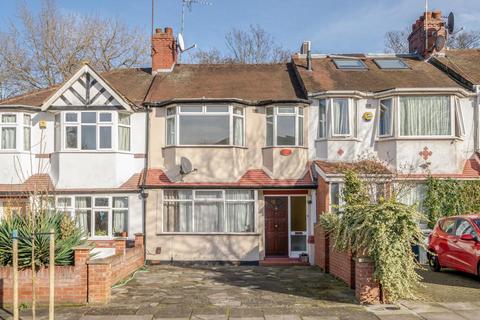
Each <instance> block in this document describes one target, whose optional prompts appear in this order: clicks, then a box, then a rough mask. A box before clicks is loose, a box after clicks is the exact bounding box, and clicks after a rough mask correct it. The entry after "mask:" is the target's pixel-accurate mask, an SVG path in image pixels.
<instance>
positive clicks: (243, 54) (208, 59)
mask: <svg viewBox="0 0 480 320" xmlns="http://www.w3.org/2000/svg"><path fill="white" fill-rule="evenodd" d="M225 45H226V47H227V50H228V53H227V54H226V55H222V54H221V52H220V51H219V50H218V49H216V48H214V49H211V50H207V51H203V50H199V51H197V52H196V53H195V54H193V59H194V60H195V61H196V62H198V63H249V64H258V63H277V62H285V61H288V60H290V57H291V55H292V52H291V51H289V50H287V49H285V48H283V47H282V46H281V45H279V44H277V43H276V41H275V39H274V37H273V36H272V35H271V34H269V33H268V32H267V31H266V30H265V29H263V28H262V27H260V26H259V25H250V27H249V29H248V30H240V29H236V28H233V29H232V30H230V31H229V32H228V33H227V34H226V35H225Z"/></svg>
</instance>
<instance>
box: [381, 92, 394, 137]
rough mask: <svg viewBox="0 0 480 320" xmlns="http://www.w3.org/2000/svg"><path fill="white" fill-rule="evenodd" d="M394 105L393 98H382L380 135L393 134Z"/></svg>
mask: <svg viewBox="0 0 480 320" xmlns="http://www.w3.org/2000/svg"><path fill="white" fill-rule="evenodd" d="M392 107H393V99H391V98H390V99H383V100H380V120H379V126H378V134H379V135H380V137H385V136H391V135H392V121H393V117H392V115H393V113H392Z"/></svg>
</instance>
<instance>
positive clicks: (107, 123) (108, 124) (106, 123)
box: [61, 110, 131, 152]
mask: <svg viewBox="0 0 480 320" xmlns="http://www.w3.org/2000/svg"><path fill="white" fill-rule="evenodd" d="M62 113H63V114H62V116H61V135H62V140H63V143H62V147H63V150H66V151H78V152H95V151H112V150H115V147H114V146H115V142H116V141H117V139H118V132H117V131H118V130H115V129H116V128H118V126H119V125H118V116H116V115H115V112H114V111H106V110H103V111H102V110H101V111H65V112H62ZM82 113H95V123H82V119H81V117H82ZM101 113H108V114H110V116H111V121H100V114H101ZM67 114H76V115H77V121H75V122H67ZM115 124H117V125H115ZM82 126H91V127H93V126H94V127H95V132H96V137H95V139H96V141H95V143H96V146H95V149H89V150H86V149H85V150H84V149H82V144H81V142H82V131H83V130H82ZM67 127H76V128H77V147H76V148H69V147H68V146H67ZM102 127H110V130H111V141H110V148H102V147H100V128H102ZM130 134H131V132H130ZM130 143H131V139H130ZM130 149H131V145H130ZM126 152H128V151H126Z"/></svg>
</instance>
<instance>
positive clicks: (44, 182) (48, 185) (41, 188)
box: [0, 174, 55, 193]
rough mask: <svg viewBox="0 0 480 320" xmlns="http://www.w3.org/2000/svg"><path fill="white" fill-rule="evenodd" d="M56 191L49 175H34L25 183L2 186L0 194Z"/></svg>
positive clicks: (0, 185)
mask: <svg viewBox="0 0 480 320" xmlns="http://www.w3.org/2000/svg"><path fill="white" fill-rule="evenodd" d="M54 189H55V187H54V185H53V183H52V180H51V179H50V176H49V175H48V174H34V175H32V176H30V177H29V178H28V179H27V180H25V182H24V183H18V184H0V193H30V192H34V191H36V192H40V193H42V192H52V191H53V190H54Z"/></svg>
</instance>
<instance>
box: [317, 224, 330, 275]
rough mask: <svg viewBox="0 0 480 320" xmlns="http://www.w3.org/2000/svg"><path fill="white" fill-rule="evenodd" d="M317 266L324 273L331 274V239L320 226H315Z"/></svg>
mask: <svg viewBox="0 0 480 320" xmlns="http://www.w3.org/2000/svg"><path fill="white" fill-rule="evenodd" d="M314 233H315V265H317V266H319V267H320V268H321V269H322V270H323V271H325V272H329V266H330V263H329V252H330V250H329V239H328V236H327V234H326V233H325V230H324V229H323V227H322V226H321V225H320V224H316V225H315V229H314Z"/></svg>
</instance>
